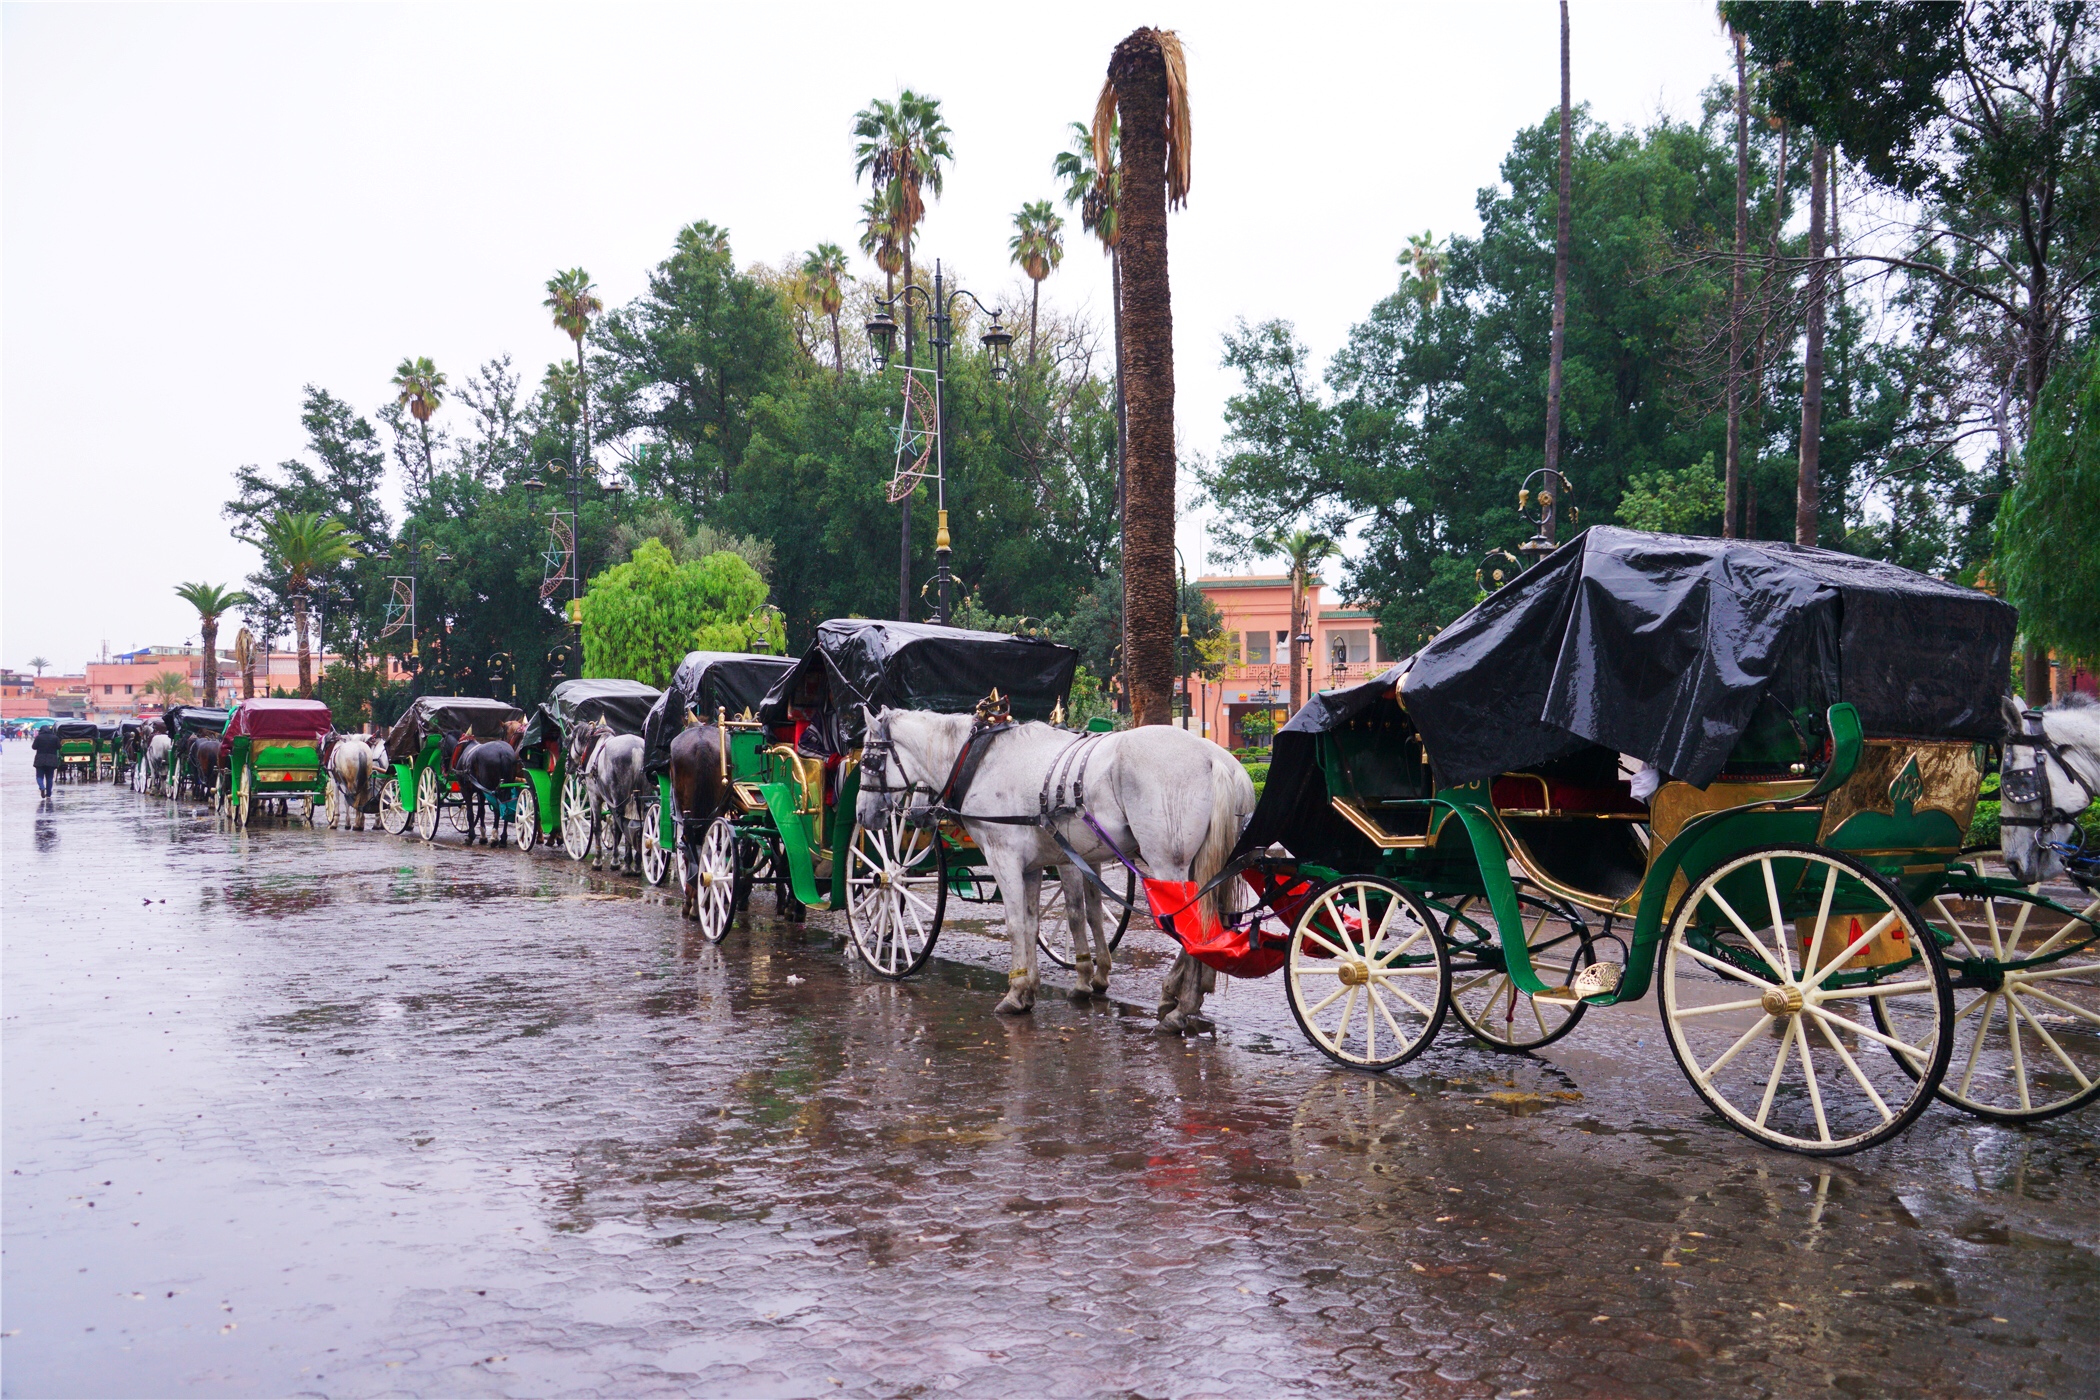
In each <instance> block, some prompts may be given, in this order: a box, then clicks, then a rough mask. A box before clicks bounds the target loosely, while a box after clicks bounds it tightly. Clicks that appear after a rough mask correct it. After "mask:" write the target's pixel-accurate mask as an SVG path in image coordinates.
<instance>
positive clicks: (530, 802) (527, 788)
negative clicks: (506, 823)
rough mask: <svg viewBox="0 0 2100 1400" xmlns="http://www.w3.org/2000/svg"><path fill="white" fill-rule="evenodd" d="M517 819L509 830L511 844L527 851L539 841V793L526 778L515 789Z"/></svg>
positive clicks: (530, 780)
mask: <svg viewBox="0 0 2100 1400" xmlns="http://www.w3.org/2000/svg"><path fill="white" fill-rule="evenodd" d="M517 793H518V810H517V819H516V821H515V822H514V823H513V825H512V826H511V829H510V840H511V844H512V845H514V846H516V847H517V848H518V849H519V850H521V851H529V850H531V849H532V848H533V847H534V846H536V845H538V844H539V841H540V792H539V789H538V788H536V787H534V786H533V785H532V779H530V778H527V779H526V780H525V781H524V782H522V783H520V784H519V785H518V788H517Z"/></svg>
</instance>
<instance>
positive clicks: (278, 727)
mask: <svg viewBox="0 0 2100 1400" xmlns="http://www.w3.org/2000/svg"><path fill="white" fill-rule="evenodd" d="M334 728H335V719H334V717H333V716H332V715H330V714H329V713H328V706H326V705H325V704H323V703H322V702H320V701H319V700H263V699H255V700H243V701H241V703H240V704H238V705H236V706H234V707H233V715H232V717H231V718H229V719H228V720H227V721H226V733H227V736H228V737H229V738H248V739H296V740H301V741H303V742H306V743H314V742H316V741H318V740H319V739H320V738H321V736H322V735H324V734H326V733H328V732H329V731H330V730H332V729H334Z"/></svg>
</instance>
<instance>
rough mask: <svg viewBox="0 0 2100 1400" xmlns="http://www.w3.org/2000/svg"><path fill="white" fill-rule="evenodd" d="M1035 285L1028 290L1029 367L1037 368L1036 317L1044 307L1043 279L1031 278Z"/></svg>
mask: <svg viewBox="0 0 2100 1400" xmlns="http://www.w3.org/2000/svg"><path fill="white" fill-rule="evenodd" d="M1030 280H1031V281H1032V283H1033V285H1032V286H1031V287H1030V288H1029V290H1028V367H1029V368H1030V369H1034V368H1035V318H1036V313H1037V312H1039V311H1041V310H1042V309H1043V279H1042V278H1040V277H1037V278H1032V279H1030Z"/></svg>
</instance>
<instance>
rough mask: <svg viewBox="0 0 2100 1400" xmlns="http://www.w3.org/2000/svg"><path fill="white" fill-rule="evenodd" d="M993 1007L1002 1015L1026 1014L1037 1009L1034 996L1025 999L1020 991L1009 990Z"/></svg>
mask: <svg viewBox="0 0 2100 1400" xmlns="http://www.w3.org/2000/svg"><path fill="white" fill-rule="evenodd" d="M992 1009H993V1010H995V1011H997V1012H998V1013H999V1014H1000V1015H1001V1016H1026V1015H1027V1014H1028V1013H1029V1012H1031V1011H1033V1010H1035V1002H1034V1000H1033V999H1032V998H1031V999H1030V1000H1028V1001H1023V1000H1021V998H1020V995H1019V994H1018V993H1016V992H1008V993H1007V994H1006V995H1005V996H1004V997H1001V998H1000V1000H999V1004H998V1005H997V1006H996V1007H994V1008H992Z"/></svg>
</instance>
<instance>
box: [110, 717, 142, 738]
mask: <svg viewBox="0 0 2100 1400" xmlns="http://www.w3.org/2000/svg"><path fill="white" fill-rule="evenodd" d="M145 727H146V721H144V720H142V719H120V720H118V721H117V733H118V734H120V735H122V736H123V737H125V738H127V739H128V738H130V737H131V736H132V735H134V734H137V733H139V732H140V731H141V730H143V729H145Z"/></svg>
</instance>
